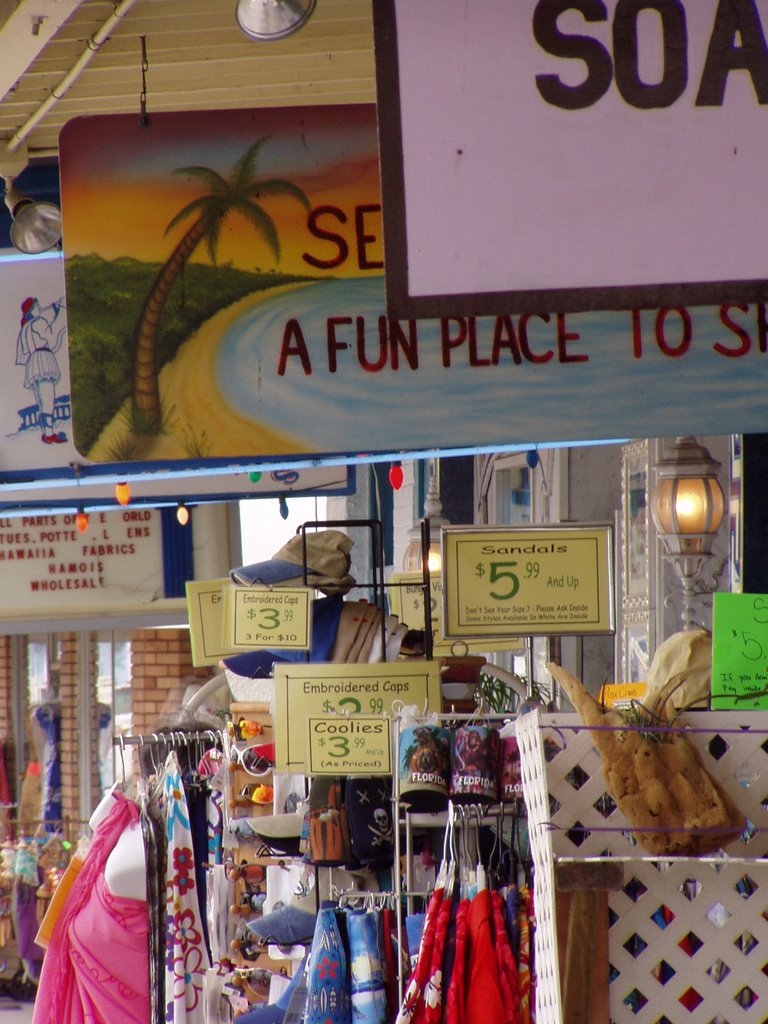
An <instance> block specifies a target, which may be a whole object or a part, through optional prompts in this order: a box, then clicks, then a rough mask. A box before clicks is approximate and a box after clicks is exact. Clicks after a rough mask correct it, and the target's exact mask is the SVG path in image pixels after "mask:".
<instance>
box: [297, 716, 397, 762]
mask: <svg viewBox="0 0 768 1024" xmlns="http://www.w3.org/2000/svg"><path fill="white" fill-rule="evenodd" d="M307 774H308V775H391V774H392V751H391V746H390V741H389V719H388V718H383V717H382V716H381V715H378V716H375V715H349V716H341V715H326V716H324V717H323V718H308V719H307Z"/></svg>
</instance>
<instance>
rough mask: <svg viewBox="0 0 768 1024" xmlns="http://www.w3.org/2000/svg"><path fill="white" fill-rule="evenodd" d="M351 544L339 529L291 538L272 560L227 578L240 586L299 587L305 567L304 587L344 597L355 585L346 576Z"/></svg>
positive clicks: (236, 571) (349, 577)
mask: <svg viewBox="0 0 768 1024" xmlns="http://www.w3.org/2000/svg"><path fill="white" fill-rule="evenodd" d="M353 543H354V542H353V541H352V539H351V538H350V537H348V536H347V535H346V534H345V533H342V532H341V531H340V530H319V531H318V532H317V533H300V534H296V536H295V537H291V539H290V540H289V541H288V543H287V544H284V545H283V546H282V547H281V548H280V550H279V551H277V552H276V553H275V555H274V557H273V558H270V559H267V561H265V562H255V563H254V564H253V565H243V566H240V567H239V568H237V569H232V570H230V573H229V575H230V578H231V579H232V580H233V581H234V582H235V583H239V584H240V585H241V586H246V587H252V586H258V585H259V584H261V585H263V586H276V585H281V586H302V584H303V583H304V574H303V569H304V566H306V570H307V584H308V585H309V586H311V587H315V589H317V590H321V591H322V592H323V593H324V594H346V593H348V592H349V590H350V589H351V588H352V587H353V586H354V585H355V580H354V578H353V577H352V576H350V575H349V568H350V557H349V552H350V550H351V549H352V545H353Z"/></svg>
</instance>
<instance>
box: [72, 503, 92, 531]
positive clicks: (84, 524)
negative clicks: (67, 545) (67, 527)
mask: <svg viewBox="0 0 768 1024" xmlns="http://www.w3.org/2000/svg"><path fill="white" fill-rule="evenodd" d="M89 522H90V520H89V518H88V513H87V512H86V511H85V510H84V509H83V507H82V506H80V507H79V508H78V510H77V514H76V515H75V526H76V527H77V532H78V533H85V531H86V530H87V529H88V523H89Z"/></svg>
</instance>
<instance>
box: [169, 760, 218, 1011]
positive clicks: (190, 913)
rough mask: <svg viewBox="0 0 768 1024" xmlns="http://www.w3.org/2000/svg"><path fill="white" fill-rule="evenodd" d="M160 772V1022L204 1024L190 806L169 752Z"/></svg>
mask: <svg viewBox="0 0 768 1024" xmlns="http://www.w3.org/2000/svg"><path fill="white" fill-rule="evenodd" d="M164 772H165V774H164V780H163V790H164V800H165V806H164V816H165V839H166V842H167V854H166V873H165V896H166V898H165V906H166V918H167V933H166V954H167V955H166V961H165V963H166V968H165V1003H166V1015H165V1019H166V1021H168V1024H205V1006H204V1002H203V984H204V980H205V974H206V972H207V971H208V970H209V968H210V961H209V958H208V951H207V949H206V945H205V941H204V931H203V921H202V917H201V911H200V903H199V901H198V894H197V881H196V874H195V859H194V846H193V839H192V831H191V826H190V816H189V807H188V805H187V798H186V794H185V791H184V784H183V782H182V776H181V768H180V766H179V759H178V757H177V755H176V752H175V751H174V750H171V751H170V753H169V754H168V756H167V757H166V760H165V768H164Z"/></svg>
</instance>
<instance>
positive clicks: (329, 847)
mask: <svg viewBox="0 0 768 1024" xmlns="http://www.w3.org/2000/svg"><path fill="white" fill-rule="evenodd" d="M309 860H310V861H311V862H312V863H313V864H321V865H326V866H329V867H333V866H334V865H339V866H343V865H345V864H347V865H348V864H350V863H351V862H352V861H353V856H352V844H351V840H350V836H349V819H348V817H347V809H346V805H345V803H344V780H343V779H341V778H340V777H339V776H327V777H325V776H322V775H321V776H318V777H317V778H315V779H313V780H312V786H311V788H310V790H309Z"/></svg>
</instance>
